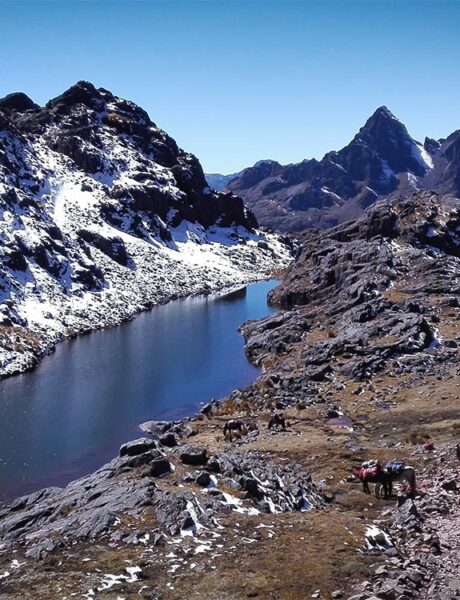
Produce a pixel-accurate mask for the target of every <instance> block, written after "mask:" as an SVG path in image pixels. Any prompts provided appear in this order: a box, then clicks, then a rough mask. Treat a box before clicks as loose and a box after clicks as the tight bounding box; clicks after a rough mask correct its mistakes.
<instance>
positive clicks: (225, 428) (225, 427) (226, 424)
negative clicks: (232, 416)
mask: <svg viewBox="0 0 460 600" xmlns="http://www.w3.org/2000/svg"><path fill="white" fill-rule="evenodd" d="M227 430H228V423H225V425H224V435H225V434H226V433H227Z"/></svg>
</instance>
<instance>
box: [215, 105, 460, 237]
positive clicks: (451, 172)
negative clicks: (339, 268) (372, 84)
mask: <svg viewBox="0 0 460 600" xmlns="http://www.w3.org/2000/svg"><path fill="white" fill-rule="evenodd" d="M459 144H460V132H458V131H456V132H454V133H453V134H452V135H451V136H449V137H448V138H447V139H442V140H433V139H430V138H426V139H425V142H424V144H423V145H422V144H421V143H419V142H417V141H416V140H414V139H413V138H412V137H411V136H410V135H409V133H408V131H407V129H406V127H405V126H404V125H403V124H402V123H401V122H400V121H399V120H398V119H397V118H396V117H395V116H394V115H393V114H392V113H391V112H390V111H389V110H388V109H387V108H386V107H385V106H382V107H380V108H379V109H377V110H376V111H375V113H374V114H373V115H372V116H371V117H370V118H369V119H368V120H367V122H366V123H365V125H364V126H363V127H362V128H361V129H360V131H359V132H358V133H357V134H356V135H355V137H354V138H353V140H352V141H351V142H350V143H349V144H348V145H347V146H345V147H344V148H342V149H341V150H339V151H337V152H335V151H334V152H328V153H327V154H326V155H325V156H324V157H323V158H322V159H321V160H319V161H318V160H316V159H312V160H304V161H302V162H301V163H298V164H291V165H280V164H279V163H277V162H276V161H261V162H259V163H256V164H255V165H254V166H253V167H250V168H248V169H245V170H243V171H242V172H241V173H240V174H237V175H236V176H234V177H232V178H231V180H230V181H229V182H228V183H227V185H226V189H228V190H231V191H232V192H235V193H237V194H239V195H241V196H242V198H244V200H245V201H246V202H247V203H248V205H249V206H250V208H251V209H252V210H253V211H254V213H255V215H256V216H257V218H258V220H259V222H260V223H261V224H262V225H265V226H267V227H272V228H275V229H278V230H280V231H302V230H304V229H307V228H312V227H330V226H334V225H336V224H338V223H340V222H343V221H346V220H349V219H354V218H356V217H357V216H359V215H360V214H361V213H362V211H363V210H364V209H365V208H366V207H368V206H370V205H371V204H373V203H374V202H375V201H376V200H377V199H378V198H381V197H383V196H391V195H393V194H400V193H407V192H410V191H414V190H418V189H425V188H426V189H432V190H436V191H438V192H440V193H443V194H450V195H453V196H456V197H458V196H460V179H459V169H460V161H459V153H458V149H459ZM213 181H214V179H213Z"/></svg>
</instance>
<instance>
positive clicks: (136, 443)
mask: <svg viewBox="0 0 460 600" xmlns="http://www.w3.org/2000/svg"><path fill="white" fill-rule="evenodd" d="M153 448H156V442H155V440H152V439H149V438H139V439H138V440H133V441H132V442H127V443H126V444H123V445H122V446H121V447H120V452H119V454H120V456H137V455H138V454H144V453H145V452H148V451H149V450H152V449H153Z"/></svg>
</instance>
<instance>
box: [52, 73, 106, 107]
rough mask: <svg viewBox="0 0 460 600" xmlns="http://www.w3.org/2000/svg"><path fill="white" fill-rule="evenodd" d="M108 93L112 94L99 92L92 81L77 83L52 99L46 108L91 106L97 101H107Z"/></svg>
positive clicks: (104, 91)
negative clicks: (77, 105) (61, 105)
mask: <svg viewBox="0 0 460 600" xmlns="http://www.w3.org/2000/svg"><path fill="white" fill-rule="evenodd" d="M107 93H109V94H110V92H107V91H106V90H103V89H102V88H101V89H100V90H98V89H97V88H96V87H95V86H94V84H92V83H91V82H90V81H83V80H82V81H77V83H75V84H74V85H72V86H70V87H69V88H68V89H67V90H65V92H63V93H62V94H61V95H59V96H56V98H52V99H51V100H50V101H49V102H48V103H47V104H46V108H51V107H53V106H55V105H56V104H66V105H72V104H85V105H86V106H91V105H92V104H94V102H95V101H96V102H97V101H101V100H103V99H104V100H107ZM110 95H111V94H110Z"/></svg>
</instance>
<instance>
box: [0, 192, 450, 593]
mask: <svg viewBox="0 0 460 600" xmlns="http://www.w3.org/2000/svg"><path fill="white" fill-rule="evenodd" d="M459 230H460V210H459V209H458V208H457V207H456V206H455V205H452V204H451V203H450V202H449V200H448V199H445V198H442V197H440V196H437V195H435V194H432V193H428V192H422V193H419V194H416V195H414V196H411V197H407V198H401V199H394V200H393V201H391V202H390V203H384V202H379V203H376V204H375V205H374V206H373V207H372V208H370V209H368V211H367V212H366V213H365V214H364V215H363V217H362V218H360V219H358V220H356V221H354V222H352V223H348V224H346V225H342V226H339V227H336V228H334V229H331V230H330V231H328V232H327V233H325V234H324V235H322V236H321V237H318V236H316V237H315V236H314V235H313V234H312V233H309V234H308V235H307V236H306V237H305V240H304V243H303V245H302V247H301V249H300V251H299V253H298V256H297V259H296V261H295V263H294V264H293V265H292V267H291V268H290V269H289V270H288V272H287V274H286V277H285V278H284V280H283V282H282V284H281V286H280V287H279V288H278V289H277V290H275V291H274V292H273V294H272V301H273V302H276V303H278V305H279V306H280V307H281V308H282V310H281V311H280V312H279V313H277V314H275V315H273V316H270V317H268V318H266V319H264V320H262V321H259V322H250V323H247V324H245V325H244V326H243V327H242V332H243V334H244V336H245V338H246V349H247V353H248V356H249V357H251V359H252V360H253V361H254V362H256V363H258V364H259V365H261V366H263V367H264V373H263V374H262V375H261V376H260V377H259V379H258V380H257V381H256V382H255V383H254V384H253V385H251V386H250V387H249V388H247V389H243V390H235V391H234V392H233V393H232V394H231V395H230V396H229V397H228V398H225V399H222V400H219V401H213V402H211V403H210V404H208V405H206V406H204V407H203V410H202V411H201V413H200V414H199V415H197V416H195V417H194V418H192V419H190V420H188V421H185V422H169V423H158V422H149V423H146V424H143V426H142V430H143V432H144V434H145V435H146V437H145V438H143V439H141V440H137V441H135V442H132V443H129V444H127V445H125V446H123V447H122V448H121V450H120V456H119V457H118V458H117V459H114V461H112V462H111V463H110V464H109V465H106V466H105V467H103V468H102V469H100V470H99V471H98V472H97V473H95V474H93V475H90V476H88V477H86V478H83V479H82V480H79V481H77V482H74V483H72V484H70V485H69V486H67V488H65V489H50V490H47V491H44V492H38V493H37V494H33V495H31V496H28V497H26V498H22V499H19V500H17V501H16V502H14V503H12V504H11V505H10V506H8V507H5V508H4V510H3V511H2V512H1V513H0V588H1V592H2V598H3V597H4V598H5V600H6V599H8V600H25V599H26V598H27V599H29V598H33V599H34V600H42V599H43V600H44V599H45V598H46V600H54V599H55V598H56V599H57V598H60V599H64V598H71V597H73V596H75V595H76V596H81V597H82V598H88V599H89V598H111V599H112V598H113V599H117V598H120V597H121V598H126V599H127V600H131V599H134V598H139V597H141V598H142V597H143V598H162V599H177V600H178V599H180V598H184V597H189V598H197V599H198V598H206V599H210V600H211V599H212V600H214V599H219V600H227V599H228V600H230V599H232V600H234V599H238V600H240V599H243V598H252V597H259V598H264V599H265V598H267V599H273V600H274V599H277V600H278V599H297V598H317V599H322V600H326V599H327V600H330V599H331V598H349V599H353V600H371V599H372V600H375V599H376V598H378V599H380V600H388V599H392V600H407V599H408V598H423V599H430V600H446V599H450V598H456V597H458V581H459V579H460V564H459V561H458V543H459V539H460V535H459V532H460V513H459V510H458V508H459V505H458V501H459V486H458V469H459V463H458V459H457V457H456V454H455V445H456V443H457V442H458V441H459V438H458V436H459V434H458V432H459V430H460V419H459V416H458V389H459V386H460V384H459V383H458V375H459V373H460V356H459V351H458V342H457V340H458V337H459V334H460V304H459V302H458V294H459V289H460V288H459V275H460V268H459V267H460V251H459V248H460V240H459V239H458V231H459ZM276 409H277V410H283V411H284V414H285V416H286V418H287V421H288V426H287V429H286V430H285V431H283V430H276V429H275V430H273V429H271V430H269V429H268V428H267V423H268V420H269V418H270V417H271V416H272V415H273V411H274V410H276ZM235 417H238V418H242V419H245V420H246V421H247V423H248V429H249V433H248V434H246V435H243V436H239V435H238V436H235V437H234V438H233V439H232V440H231V439H228V438H227V439H226V438H225V437H224V436H223V432H222V426H223V424H224V423H225V422H226V421H227V420H228V419H229V418H235ZM427 439H430V440H431V441H432V444H430V445H429V446H425V445H424V442H426V440H427ZM369 458H378V459H379V460H381V461H382V462H384V461H387V460H389V459H391V458H399V459H404V460H406V462H407V463H408V464H411V465H413V466H414V467H415V468H416V470H417V481H418V484H417V494H416V497H415V499H414V501H412V500H409V499H408V498H407V490H405V488H404V486H398V485H396V486H395V487H396V492H397V495H395V496H394V497H393V498H391V499H383V498H376V497H374V496H366V495H365V494H363V493H362V491H361V485H360V484H359V483H358V482H357V481H356V480H355V478H354V477H353V476H352V475H351V466H352V465H353V464H359V463H360V462H362V461H363V460H365V459H369Z"/></svg>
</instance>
